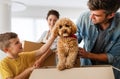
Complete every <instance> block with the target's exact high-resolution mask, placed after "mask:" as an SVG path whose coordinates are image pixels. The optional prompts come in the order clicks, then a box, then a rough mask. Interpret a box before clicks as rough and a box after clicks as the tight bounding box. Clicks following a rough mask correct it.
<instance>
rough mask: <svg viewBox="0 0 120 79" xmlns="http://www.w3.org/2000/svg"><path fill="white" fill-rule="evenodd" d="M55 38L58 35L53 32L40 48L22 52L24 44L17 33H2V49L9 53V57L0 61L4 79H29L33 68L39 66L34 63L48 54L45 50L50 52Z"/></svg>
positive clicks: (0, 41) (0, 47)
mask: <svg viewBox="0 0 120 79" xmlns="http://www.w3.org/2000/svg"><path fill="white" fill-rule="evenodd" d="M55 38H56V36H54V34H52V35H51V37H50V39H49V40H48V41H47V43H46V44H44V45H43V46H42V47H41V48H39V49H38V50H35V51H31V52H22V51H23V49H22V44H21V43H20V41H19V38H18V36H17V34H16V33H13V32H6V33H3V34H0V49H1V50H2V51H4V52H5V53H6V54H7V57H6V58H4V59H3V60H1V61H0V75H1V77H2V79H28V78H29V75H30V73H31V72H32V71H33V69H35V68H38V66H36V64H33V63H34V62H35V59H36V57H37V56H40V55H42V54H46V53H45V52H47V54H49V52H48V50H49V47H50V46H51V44H52V42H53V41H54V39H55ZM43 58H44V57H43ZM41 62H42V61H41Z"/></svg>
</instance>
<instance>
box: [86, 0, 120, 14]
mask: <svg viewBox="0 0 120 79" xmlns="http://www.w3.org/2000/svg"><path fill="white" fill-rule="evenodd" d="M87 5H88V7H89V9H90V10H100V9H103V10H105V11H106V13H107V14H110V13H112V12H116V11H117V10H118V9H119V7H120V0H89V1H88V3H87Z"/></svg>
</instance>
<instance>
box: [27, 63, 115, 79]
mask: <svg viewBox="0 0 120 79" xmlns="http://www.w3.org/2000/svg"><path fill="white" fill-rule="evenodd" d="M29 79H115V78H114V74H113V69H112V66H109V65H107V66H103V65H102V66H91V67H78V68H71V69H66V70H63V71H59V70H57V68H41V69H35V70H34V71H33V72H32V74H31V76H30V78H29Z"/></svg>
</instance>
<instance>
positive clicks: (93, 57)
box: [79, 48, 108, 62]
mask: <svg viewBox="0 0 120 79" xmlns="http://www.w3.org/2000/svg"><path fill="white" fill-rule="evenodd" d="M79 56H80V57H82V58H88V59H91V60H97V61H103V62H108V57H107V54H105V53H102V54H94V53H91V52H87V51H86V50H85V49H83V48H79Z"/></svg>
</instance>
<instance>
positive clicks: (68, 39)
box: [53, 18, 78, 70]
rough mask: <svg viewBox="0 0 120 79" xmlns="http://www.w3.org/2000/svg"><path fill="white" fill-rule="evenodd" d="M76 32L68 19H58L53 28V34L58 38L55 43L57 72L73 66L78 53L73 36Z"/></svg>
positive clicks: (76, 42)
mask: <svg viewBox="0 0 120 79" xmlns="http://www.w3.org/2000/svg"><path fill="white" fill-rule="evenodd" d="M76 31H77V27H76V26H75V24H74V23H73V22H72V21H71V20H70V19H68V18H61V19H59V20H58V21H57V22H56V24H55V26H54V28H53V32H54V33H55V34H57V35H58V36H59V38H58V42H57V52H58V64H57V68H58V69H59V70H64V69H66V68H72V67H73V66H74V63H75V60H76V57H77V53H78V41H77V38H76V37H75V35H74V34H75V33H76Z"/></svg>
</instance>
